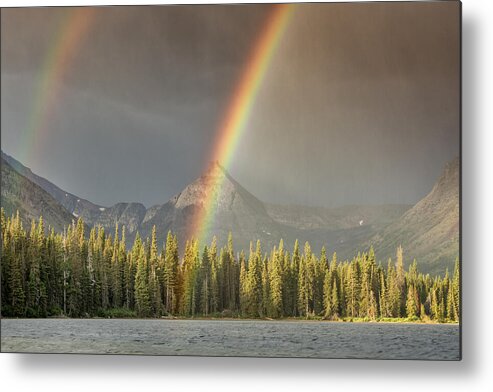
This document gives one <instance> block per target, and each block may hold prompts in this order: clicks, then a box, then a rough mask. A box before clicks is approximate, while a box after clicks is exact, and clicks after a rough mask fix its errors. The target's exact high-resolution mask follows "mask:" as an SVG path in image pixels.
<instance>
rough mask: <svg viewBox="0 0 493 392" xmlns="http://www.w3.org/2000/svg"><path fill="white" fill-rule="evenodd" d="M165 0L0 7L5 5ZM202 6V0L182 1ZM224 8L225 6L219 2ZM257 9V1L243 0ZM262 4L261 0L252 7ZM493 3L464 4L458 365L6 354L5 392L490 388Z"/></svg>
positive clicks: (472, 0) (10, 1)
mask: <svg viewBox="0 0 493 392" xmlns="http://www.w3.org/2000/svg"><path fill="white" fill-rule="evenodd" d="M165 2H166V1H159V0H158V1H140V2H139V1H135V0H134V1H124V0H119V1H108V0H106V1H105V0H103V1H81V0H78V1H77V0H73V1H67V0H61V1H56V0H36V1H33V0H31V1H24V0H21V1H14V0H0V5H1V6H4V7H5V6H20V5H89V4H152V3H155V4H158V3H165ZM180 2H181V3H200V2H199V1H195V2H194V1H180ZM216 2H218V3H219V2H220V1H216ZM243 2H252V1H243ZM253 2H258V1H253ZM492 4H493V2H492V1H491V0H484V1H481V0H464V1H463V131H462V132H463V136H462V137H463V146H462V148H463V149H462V154H463V155H462V159H463V160H462V165H463V168H462V170H463V171H462V173H463V188H462V189H463V205H462V207H463V209H462V212H463V226H462V227H463V255H462V259H463V360H462V361H461V362H419V361H363V360H307V359H303V360H300V359H282V360H281V359H277V360H272V359H256V358H251V359H246V358H183V357H129V356H80V355H17V354H0V388H1V389H2V390H4V391H12V390H15V391H53V390H62V389H63V390H66V391H69V390H70V391H84V392H87V391H95V390H109V391H115V390H118V391H119V392H121V391H149V390H161V391H169V390H171V391H173V390H193V389H195V390H200V391H209V390H211V391H212V390H213V391H232V390H234V391H256V390H266V389H271V390H280V389H282V390H286V391H299V390H300V389H301V390H303V391H308V390H310V391H311V390H313V391H315V390H320V389H323V390H329V389H344V390H365V391H382V390H391V389H392V390H398V391H413V392H416V391H428V390H439V391H441V390H447V391H465V390H467V391H486V390H493V376H492V373H493V361H491V357H492V355H491V353H492V352H493V347H492V334H493V322H492V314H493V303H492V302H491V300H492V299H493V298H492V296H491V286H492V285H493V252H492V250H493V246H490V241H491V239H492V238H493V236H492V233H493V230H491V228H490V226H491V225H493V213H492V212H493V211H492V209H493V207H492V206H493V192H492V191H493V187H492V185H491V178H492V177H493V174H492V172H493V170H492V169H493V143H492V142H493V128H492V125H493V124H492V121H491V112H492V111H493V101H492V99H493V96H492V93H491V91H492V90H493V84H492V79H493V78H492V74H493V61H492V60H493V54H492V53H493V34H492V33H493V13H492V10H493V6H492Z"/></svg>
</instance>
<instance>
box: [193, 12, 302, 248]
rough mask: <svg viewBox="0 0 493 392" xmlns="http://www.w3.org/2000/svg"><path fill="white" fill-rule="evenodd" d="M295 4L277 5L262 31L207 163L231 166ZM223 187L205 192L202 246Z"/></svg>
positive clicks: (196, 226) (198, 222)
mask: <svg viewBox="0 0 493 392" xmlns="http://www.w3.org/2000/svg"><path fill="white" fill-rule="evenodd" d="M294 7H295V5H294V4H279V5H275V6H274V9H273V11H272V12H271V14H270V16H269V17H268V20H267V22H266V24H265V27H264V29H263V31H261V33H260V35H259V38H258V40H257V42H256V43H255V45H254V47H253V50H252V52H251V54H250V56H249V59H248V61H247V64H246V67H245V69H244V71H243V73H242V75H241V77H240V80H239V83H238V84H237V86H236V88H235V90H234V93H233V97H232V99H231V101H230V102H231V103H230V104H229V107H228V109H227V111H226V116H225V117H224V120H223V122H222V123H221V126H220V127H219V129H218V131H217V134H216V143H215V144H214V145H215V147H214V149H213V152H212V154H211V157H210V159H209V160H208V162H219V163H220V164H221V165H222V166H223V167H224V168H228V167H229V166H230V165H231V160H232V158H233V156H234V153H235V151H236V148H237V147H238V142H239V140H240V138H241V136H242V134H243V132H244V130H245V126H246V124H247V122H248V119H249V116H250V113H251V111H252V107H253V104H254V103H255V99H256V97H257V93H258V91H259V89H260V87H261V85H262V81H263V80H264V77H265V75H266V73H267V70H268V68H269V64H270V62H271V60H272V57H273V55H274V53H275V51H276V48H277V46H278V45H279V42H280V40H281V38H282V36H283V34H284V31H285V30H286V27H287V25H288V22H289V20H290V17H291V16H292V14H293V10H294ZM221 187H222V184H221V183H219V184H215V185H213V189H209V190H206V197H205V202H204V205H203V208H202V209H201V210H200V211H199V212H198V213H197V215H196V218H195V220H194V222H193V224H192V233H193V234H192V236H193V237H194V238H196V239H197V240H198V242H199V244H200V245H204V244H205V240H207V235H208V229H209V226H210V225H211V222H212V221H213V218H214V214H215V211H214V200H215V198H216V197H217V194H218V192H219V191H220V189H221Z"/></svg>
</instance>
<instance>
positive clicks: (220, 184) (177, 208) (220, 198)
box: [141, 162, 282, 249]
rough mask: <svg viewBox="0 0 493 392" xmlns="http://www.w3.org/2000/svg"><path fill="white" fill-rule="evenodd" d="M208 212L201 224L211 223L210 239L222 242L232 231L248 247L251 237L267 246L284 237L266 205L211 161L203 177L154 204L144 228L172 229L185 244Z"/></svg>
mask: <svg viewBox="0 0 493 392" xmlns="http://www.w3.org/2000/svg"><path fill="white" fill-rule="evenodd" d="M209 200H211V201H210V202H209ZM205 209H210V210H207V211H204V210H205ZM204 215H207V218H206V219H205V220H203V221H201V222H199V224H201V225H202V224H207V232H208V233H211V235H210V236H209V237H207V238H205V240H206V241H207V242H209V241H210V240H211V239H212V238H211V237H212V235H215V236H216V237H217V238H218V241H219V243H220V244H222V243H224V241H225V240H226V239H227V237H228V233H229V232H231V233H234V239H235V245H236V246H237V247H239V248H243V249H248V247H249V242H250V241H251V240H255V239H261V240H262V242H263V243H265V244H266V245H267V244H271V243H272V242H273V238H275V239H276V241H278V239H279V238H281V236H282V234H281V232H282V230H281V228H280V225H279V224H278V223H277V222H275V221H274V220H273V219H272V218H271V217H270V216H269V214H268V213H267V210H266V209H265V206H264V204H263V203H262V202H261V201H260V200H259V199H257V198H256V197H255V196H254V195H252V194H251V193H250V192H248V191H247V190H246V189H245V188H243V187H242V186H241V185H240V184H239V183H238V182H236V181H235V180H234V179H233V178H232V177H231V176H230V175H229V173H228V172H227V171H226V170H225V169H224V168H223V167H222V166H220V165H219V163H217V162H213V163H211V164H210V166H209V167H208V169H207V170H206V171H205V172H204V173H203V174H202V175H201V176H200V177H199V178H197V179H196V180H195V181H193V182H192V183H191V184H189V185H188V186H187V187H185V189H183V191H181V192H180V193H178V194H177V195H175V196H174V197H173V198H171V200H169V201H168V202H167V203H166V204H164V205H161V206H154V207H151V208H150V209H149V210H148V211H147V213H146V216H145V217H144V220H143V222H142V225H141V231H142V234H143V235H146V233H149V232H150V230H152V227H153V226H154V225H155V226H156V229H157V232H158V233H161V235H162V236H164V235H166V233H167V231H168V230H172V231H173V232H174V233H176V234H177V236H178V238H179V239H182V240H183V241H181V242H182V243H183V242H184V241H185V239H187V238H188V237H189V236H190V235H193V234H197V233H193V228H194V226H195V224H196V222H197V221H198V220H201V217H203V216H204ZM199 229H201V228H199ZM163 233H164V234H163Z"/></svg>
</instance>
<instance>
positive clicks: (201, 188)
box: [2, 152, 459, 271]
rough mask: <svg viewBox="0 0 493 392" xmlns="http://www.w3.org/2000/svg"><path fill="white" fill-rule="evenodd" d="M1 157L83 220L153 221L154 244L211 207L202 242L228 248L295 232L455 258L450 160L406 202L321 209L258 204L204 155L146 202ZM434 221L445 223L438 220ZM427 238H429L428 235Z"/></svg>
mask: <svg viewBox="0 0 493 392" xmlns="http://www.w3.org/2000/svg"><path fill="white" fill-rule="evenodd" d="M4 156H7V155H6V154H4V153H3V152H2V161H4ZM7 157H8V159H9V160H10V161H11V162H13V163H14V167H12V165H10V163H9V167H11V168H12V170H13V171H16V172H17V173H18V174H19V175H22V174H21V173H25V174H26V175H28V176H29V178H27V177H24V178H26V179H27V180H29V181H31V180H32V181H31V182H32V183H33V184H34V185H36V186H37V187H39V188H41V189H42V190H43V191H45V192H46V193H47V194H48V195H50V196H51V197H52V198H53V199H55V201H57V202H58V203H59V204H60V206H61V207H63V208H64V209H65V210H66V211H67V212H68V213H69V214H70V215H71V218H73V219H75V218H78V217H82V218H83V219H84V221H85V222H86V223H87V224H88V225H89V226H94V225H101V226H103V227H104V228H105V230H108V231H110V232H112V231H113V230H114V227H115V225H116V224H118V225H120V226H121V225H125V226H126V228H127V233H126V234H127V242H128V243H129V244H130V243H131V242H132V241H133V239H134V238H135V235H136V233H137V232H139V233H140V235H141V236H142V237H144V238H145V237H148V236H150V234H151V231H152V227H153V226H156V229H157V233H158V242H159V243H160V244H163V243H164V240H165V236H166V234H167V232H168V230H172V231H173V232H174V233H175V234H177V236H178V239H179V242H180V245H181V246H182V247H183V246H184V243H185V240H186V239H188V238H189V237H190V235H191V231H190V227H192V226H193V224H194V223H195V222H197V219H199V218H200V217H202V216H204V215H205V214H204V208H209V207H211V208H212V210H211V211H212V212H213V216H212V219H210V220H206V221H204V222H203V223H204V224H206V225H207V224H208V227H206V232H208V233H209V237H207V238H205V241H206V242H207V243H208V242H210V240H211V239H212V238H211V237H212V233H213V234H214V235H216V236H217V238H218V244H219V246H221V245H224V244H225V242H226V239H227V237H228V234H229V232H232V233H233V239H234V243H235V244H234V245H235V248H236V249H245V250H247V249H248V248H249V243H250V241H255V240H257V239H260V240H261V242H262V244H263V245H265V246H267V247H271V246H274V245H277V243H278V242H279V239H281V238H283V239H284V241H285V243H294V240H295V239H298V240H299V241H300V243H304V241H309V242H310V244H311V245H312V248H313V250H314V251H316V252H318V251H320V249H321V247H322V246H325V247H326V248H327V250H328V251H329V252H332V251H336V252H337V254H338V256H340V257H341V258H351V257H352V256H354V254H355V253H357V252H358V251H364V250H367V249H368V248H369V247H370V246H371V245H373V246H374V247H375V249H376V254H377V257H378V259H379V260H382V261H386V259H387V258H388V257H394V255H395V249H396V248H397V246H398V245H402V246H403V247H404V250H405V255H406V256H407V257H406V259H405V261H406V264H409V263H410V262H411V261H412V258H414V257H416V256H417V257H418V258H419V261H420V264H422V263H423V262H424V263H425V264H428V265H429V267H430V268H429V269H431V270H433V269H436V270H444V268H445V267H449V266H450V265H451V264H452V263H453V261H454V260H455V257H453V256H454V254H457V255H458V240H459V239H458V176H459V173H458V159H456V160H454V161H452V162H451V163H449V164H448V165H447V167H446V168H445V170H444V172H443V174H442V176H441V177H440V178H439V179H438V181H437V183H436V184H435V185H434V187H433V189H432V191H431V192H430V193H429V194H428V195H427V196H425V197H424V198H423V199H422V200H420V201H419V202H418V203H416V205H414V206H411V205H400V204H387V205H376V206H375V205H366V206H365V205H352V206H341V207H337V208H325V207H310V206H296V205H295V206H293V205H278V204H271V203H264V202H262V201H261V200H259V199H258V198H257V197H255V196H254V195H253V194H252V193H250V192H249V191H248V190H247V189H245V188H244V187H243V186H242V185H241V184H240V183H238V182H237V181H236V180H235V179H234V178H233V177H232V176H231V175H230V174H229V173H228V172H227V171H226V170H225V169H224V168H223V167H222V166H221V165H219V163H217V162H212V163H211V165H210V166H209V167H208V168H207V169H206V170H205V171H204V172H203V173H202V175H201V176H199V177H198V178H196V179H195V180H194V181H192V182H191V183H190V184H189V185H187V186H186V187H185V188H184V189H183V190H182V191H181V192H179V193H177V194H175V195H174V196H173V197H172V198H170V199H169V200H168V201H167V202H165V203H163V204H158V205H154V206H151V207H149V208H146V207H145V206H144V205H143V204H141V203H116V204H114V205H113V206H111V207H102V206H99V205H97V204H94V203H91V202H90V201H87V200H84V199H81V198H78V197H77V196H76V195H73V194H71V193H69V192H65V191H63V190H62V189H60V188H58V187H57V186H56V185H55V184H53V183H51V182H50V181H48V180H46V179H44V178H42V177H40V176H37V175H36V174H34V173H33V172H32V171H31V169H29V168H27V167H25V166H23V165H22V164H21V163H20V162H18V161H16V160H15V159H14V158H12V157H9V156H7ZM19 172H21V173H19ZM2 175H3V172H2ZM2 185H3V178H2ZM26 186H27V185H26ZM2 188H3V187H2ZM27 188H28V189H34V188H32V187H30V186H27ZM36 189H37V188H36ZM66 195H67V196H66ZM3 202H4V201H3V191H2V203H3ZM207 203H210V206H209V205H207ZM454 211H456V212H457V213H456V215H454ZM40 212H41V211H40ZM209 212H210V211H209ZM430 217H431V218H430ZM57 219H58V220H60V219H59V218H57ZM63 219H65V220H66V219H67V216H66V215H64V218H63ZM454 219H455V220H454ZM442 221H443V222H446V223H444V224H442V225H440V222H442ZM195 234H197V233H195ZM435 237H436V240H434V241H430V238H431V239H432V240H433V239H434V238H435ZM413 241H414V242H413ZM423 270H424V271H426V270H427V268H423Z"/></svg>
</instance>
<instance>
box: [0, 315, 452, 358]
mask: <svg viewBox="0 0 493 392" xmlns="http://www.w3.org/2000/svg"><path fill="white" fill-rule="evenodd" d="M1 343H2V346H1V350H2V352H38V353H94V354H149V355H209V356H255V357H312V358H379V359H441V360H458V359H459V326H458V325H437V324H430V325H424V324H390V323H389V324H386V323H330V322H313V321H306V322H305V321H251V320H245V321H230V320H217V321H215V320H214V321H212V320H114V319H111V320H101V319H92V320H91V319H87V320H71V319H16V320H14V319H12V320H5V319H4V320H1Z"/></svg>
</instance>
